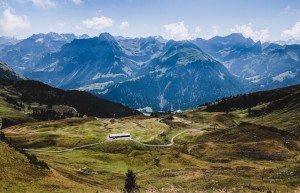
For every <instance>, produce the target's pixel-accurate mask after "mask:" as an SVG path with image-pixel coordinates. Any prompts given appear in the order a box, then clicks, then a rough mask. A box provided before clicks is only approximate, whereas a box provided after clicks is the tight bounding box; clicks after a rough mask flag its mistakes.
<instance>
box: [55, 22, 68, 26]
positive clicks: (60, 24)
mask: <svg viewBox="0 0 300 193" xmlns="http://www.w3.org/2000/svg"><path fill="white" fill-rule="evenodd" d="M57 25H58V26H59V27H64V26H65V25H66V23H64V22H58V23H57Z"/></svg>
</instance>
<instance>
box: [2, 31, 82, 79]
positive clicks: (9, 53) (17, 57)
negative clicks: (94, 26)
mask: <svg viewBox="0 0 300 193" xmlns="http://www.w3.org/2000/svg"><path fill="white" fill-rule="evenodd" d="M75 38H77V37H76V36H75V35H74V34H57V33H52V32H51V33H48V34H34V35H32V36H31V37H29V38H27V39H24V40H22V41H20V42H18V43H16V44H13V45H8V46H6V47H4V48H3V49H2V52H0V59H1V60H2V61H4V62H5V63H7V64H9V65H10V66H11V67H12V68H13V69H14V70H15V71H16V72H18V73H21V74H23V73H25V72H30V71H32V70H33V69H34V68H35V65H36V64H37V62H38V61H39V60H40V59H41V58H43V57H44V56H45V55H46V54H48V53H53V52H57V51H59V50H60V48H61V47H62V46H63V45H64V44H66V43H68V42H71V41H72V40H74V39H75ZM83 38H85V37H83Z"/></svg>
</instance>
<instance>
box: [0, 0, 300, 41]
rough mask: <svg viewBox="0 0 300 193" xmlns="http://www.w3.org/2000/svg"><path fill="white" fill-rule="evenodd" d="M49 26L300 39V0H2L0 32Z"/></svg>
mask: <svg viewBox="0 0 300 193" xmlns="http://www.w3.org/2000/svg"><path fill="white" fill-rule="evenodd" d="M48 32H57V33H75V34H77V35H80V34H88V35H90V36H92V37H93V36H98V35H99V34H101V33H102V32H108V33H111V34H112V35H114V36H125V37H148V36H157V35H160V36H163V37H164V38H166V39H174V40H187V39H194V38H198V37H200V38H204V39H209V38H211V37H213V36H216V35H219V36H226V35H229V34H231V33H242V34H243V35H244V36H245V37H251V38H252V39H254V40H255V41H258V40H261V41H263V42H266V41H278V40H288V39H296V40H300V0H0V36H10V37H16V38H19V39H21V38H26V37H29V36H31V35H32V34H37V33H48Z"/></svg>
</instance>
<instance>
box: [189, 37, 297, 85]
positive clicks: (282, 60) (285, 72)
mask: <svg viewBox="0 0 300 193" xmlns="http://www.w3.org/2000/svg"><path fill="white" fill-rule="evenodd" d="M194 42H195V44H197V45H198V46H199V47H200V48H201V49H203V50H204V51H205V52H207V53H208V54H210V55H211V56H213V57H214V58H216V59H217V60H218V61H220V62H222V63H223V64H224V65H225V66H226V67H227V68H228V70H229V71H230V72H231V73H233V74H234V75H235V76H237V77H239V79H240V80H241V81H243V82H244V83H245V84H246V87H247V89H248V90H264V89H271V88H278V87H283V86H289V85H293V84H298V83H300V78H299V77H300V76H299V71H300V61H299V56H300V55H299V50H300V45H285V46H281V45H278V44H275V43H264V44H261V42H259V41H258V42H254V41H253V40H252V39H250V38H245V37H243V36H242V35H241V34H231V35H229V36H226V37H214V38H212V39H209V40H203V39H196V40H195V41H194Z"/></svg>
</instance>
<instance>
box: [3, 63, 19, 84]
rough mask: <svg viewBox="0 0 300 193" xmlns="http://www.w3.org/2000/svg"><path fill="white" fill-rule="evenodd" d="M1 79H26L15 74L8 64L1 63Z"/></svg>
mask: <svg viewBox="0 0 300 193" xmlns="http://www.w3.org/2000/svg"><path fill="white" fill-rule="evenodd" d="M0 79H6V80H14V81H16V80H24V77H22V76H21V75H19V74H17V73H16V72H14V71H13V69H11V68H10V67H8V66H7V65H6V64H4V63H1V62H0Z"/></svg>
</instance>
